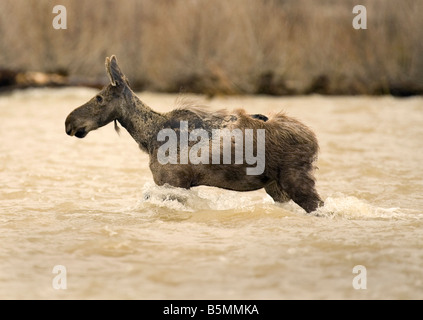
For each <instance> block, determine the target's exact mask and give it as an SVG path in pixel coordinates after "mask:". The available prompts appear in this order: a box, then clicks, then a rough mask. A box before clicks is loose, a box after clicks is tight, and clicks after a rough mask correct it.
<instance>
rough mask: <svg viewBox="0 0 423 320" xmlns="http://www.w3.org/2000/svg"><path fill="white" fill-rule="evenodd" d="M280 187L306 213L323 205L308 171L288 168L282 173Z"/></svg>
mask: <svg viewBox="0 0 423 320" xmlns="http://www.w3.org/2000/svg"><path fill="white" fill-rule="evenodd" d="M280 188H281V189H283V190H284V191H285V192H286V193H287V194H288V195H289V197H290V198H291V199H292V200H293V201H294V202H295V203H296V204H298V205H299V206H300V207H302V208H303V209H304V210H305V211H306V212H307V213H310V212H313V211H315V210H316V209H317V208H318V207H321V206H323V205H324V202H323V201H322V199H321V198H320V196H319V194H318V193H317V191H316V188H315V182H314V179H313V177H312V175H311V174H310V173H309V171H307V170H305V171H301V170H290V171H288V173H286V174H285V175H282V178H281V185H280Z"/></svg>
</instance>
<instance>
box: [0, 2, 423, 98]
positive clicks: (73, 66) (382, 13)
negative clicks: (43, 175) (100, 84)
mask: <svg viewBox="0 0 423 320" xmlns="http://www.w3.org/2000/svg"><path fill="white" fill-rule="evenodd" d="M62 2H63V3H60V4H63V5H65V6H66V8H67V25H68V29H67V30H55V29H54V28H53V27H52V20H53V18H54V16H55V14H53V13H52V9H53V6H54V5H55V4H56V3H52V2H51V1H48V0H2V1H1V2H0V34H1V37H0V69H7V70H26V71H42V72H47V73H52V72H53V73H63V71H65V72H66V73H68V74H69V75H70V76H84V77H85V76H87V77H88V76H89V77H94V78H98V77H102V76H103V70H102V68H101V62H102V61H103V60H104V57H105V56H107V55H110V54H116V55H117V56H118V57H120V61H121V64H122V68H123V69H124V70H128V71H127V75H128V77H129V78H130V79H131V82H132V83H131V84H132V86H133V87H135V88H137V89H148V90H155V91H171V92H178V91H193V92H202V93H207V94H210V95H213V94H217V93H223V94H243V93H263V94H275V95H287V94H297V93H310V92H318V93H323V94H384V93H394V94H400V95H401V94H413V93H423V19H421V15H422V13H423V1H421V0H402V1H398V0H372V1H370V0H363V1H360V4H362V5H365V6H366V7H367V11H368V12H367V13H368V29H367V30H355V29H354V28H353V27H352V20H353V18H354V14H353V13H352V8H353V7H354V5H356V4H357V2H356V1H353V0H319V1H313V0H231V1H227V0H211V1H210V0H124V1H106V0H90V1H81V0H66V1H62Z"/></svg>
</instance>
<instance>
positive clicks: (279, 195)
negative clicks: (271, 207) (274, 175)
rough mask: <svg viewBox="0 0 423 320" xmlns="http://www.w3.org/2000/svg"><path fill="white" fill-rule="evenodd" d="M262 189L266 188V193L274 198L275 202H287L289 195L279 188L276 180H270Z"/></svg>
mask: <svg viewBox="0 0 423 320" xmlns="http://www.w3.org/2000/svg"><path fill="white" fill-rule="evenodd" d="M264 190H266V192H267V194H268V195H269V196H271V197H272V198H273V200H275V202H281V203H284V202H288V201H289V200H290V198H289V196H288V195H287V193H286V192H285V191H283V190H282V189H281V188H279V186H278V184H277V182H276V181H272V182H271V183H269V184H268V185H267V186H265V187H264Z"/></svg>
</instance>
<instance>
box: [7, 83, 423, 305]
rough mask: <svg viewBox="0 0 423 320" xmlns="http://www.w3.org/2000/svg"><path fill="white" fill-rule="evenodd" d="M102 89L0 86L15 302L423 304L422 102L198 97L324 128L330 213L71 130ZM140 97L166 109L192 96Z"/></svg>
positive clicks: (119, 141)
mask: <svg viewBox="0 0 423 320" xmlns="http://www.w3.org/2000/svg"><path fill="white" fill-rule="evenodd" d="M94 94H95V91H92V90H88V89H60V90H51V89H48V90H46V89H44V90H29V91H23V92H15V93H13V94H8V95H2V96H0V119H1V125H0V298H2V299H16V298H17V299H29V298H31V299H32V298H35V299H75V298H81V299H93V298H112V299H124V298H128V299H209V298H210V299H328V298H332V299H385V298H392V299H405V298H410V299H422V298H423V270H422V267H423V166H422V163H423V152H422V151H423V99H422V98H411V99H404V100H398V99H394V98H391V97H378V98H370V97H356V98H352V97H351V98H337V97H333V98H324V97H318V96H316V97H301V98H268V97H242V98H218V99H214V100H212V101H204V100H203V99H202V98H201V97H196V98H195V99H198V100H199V102H200V103H202V104H204V103H206V104H208V105H210V106H211V108H216V109H217V108H221V107H226V108H229V109H235V108H238V107H245V108H246V109H247V110H248V111H249V112H251V113H253V112H254V113H268V112H271V111H278V110H281V109H283V110H285V111H286V112H287V113H288V114H289V115H291V116H294V117H296V118H298V119H301V120H302V121H303V122H305V123H306V124H307V125H309V126H310V127H311V128H313V130H314V131H315V132H316V134H317V136H318V138H319V141H320V145H321V152H320V158H319V161H318V167H319V170H318V172H317V178H318V183H317V188H318V190H319V192H320V193H321V195H322V197H323V198H324V199H325V201H326V205H325V207H324V208H322V209H320V212H319V213H320V217H316V216H309V215H306V214H305V213H304V211H302V210H301V209H300V208H299V207H298V206H296V205H295V204H294V203H292V202H290V203H288V204H284V205H277V204H274V203H273V201H272V200H271V199H270V198H269V197H268V196H267V195H266V194H265V193H264V192H263V191H255V192H249V193H236V192H230V191H225V190H220V189H215V188H207V187H199V188H195V189H193V190H191V191H186V190H178V189H173V190H168V189H164V188H159V187H157V186H155V185H154V183H153V181H152V176H151V174H150V172H149V169H148V165H147V161H148V159H147V156H146V155H145V154H143V153H142V152H141V151H140V150H139V149H138V147H137V145H136V143H135V142H134V141H133V140H132V139H131V137H130V136H129V135H128V134H127V133H126V132H122V133H121V135H120V136H118V135H117V134H116V133H115V132H114V130H113V126H112V125H109V126H106V127H104V128H102V129H99V130H98V131H95V132H92V133H90V134H89V135H88V136H87V137H86V138H85V139H84V140H78V139H76V138H70V137H68V136H66V134H65V132H64V119H65V117H66V115H67V114H68V113H69V112H70V111H71V110H72V109H73V108H74V107H76V106H78V105H80V104H82V103H84V102H85V101H86V100H88V99H89V98H90V97H91V96H93V95H94ZM140 97H141V98H142V99H143V101H144V102H146V103H147V104H149V105H150V106H153V107H154V108H155V109H156V110H158V111H165V110H169V109H170V108H172V106H173V105H174V104H175V100H176V96H173V95H157V94H149V93H143V94H141V95H140ZM177 199H179V200H177ZM58 265H60V266H63V267H64V268H65V269H63V268H62V269H59V271H58V273H57V274H56V273H53V272H52V271H53V268H54V267H55V266H58ZM357 265H361V266H363V267H365V271H366V272H365V271H364V269H363V268H361V269H360V270H358V273H356V274H355V273H353V268H354V267H355V266H357ZM65 271H66V273H65ZM64 276H66V289H65V290H63V289H62V290H61V289H55V287H56V288H58V287H60V285H62V286H63V287H64V285H65V282H64ZM357 276H359V277H358V278H355V277H357ZM59 279H61V280H60V281H59ZM353 282H354V283H355V287H358V288H360V287H361V288H363V287H364V286H365V287H366V289H361V290H357V289H355V288H354V286H353ZM53 284H54V285H53Z"/></svg>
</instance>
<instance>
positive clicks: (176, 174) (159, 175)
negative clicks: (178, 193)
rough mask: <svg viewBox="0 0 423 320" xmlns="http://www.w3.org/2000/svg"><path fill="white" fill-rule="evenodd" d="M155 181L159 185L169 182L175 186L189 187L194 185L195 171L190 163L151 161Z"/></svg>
mask: <svg viewBox="0 0 423 320" xmlns="http://www.w3.org/2000/svg"><path fill="white" fill-rule="evenodd" d="M150 170H151V172H152V173H153V179H154V182H155V183H156V184H157V185H158V186H162V185H164V184H169V185H171V186H173V187H178V188H184V189H189V188H191V187H192V186H194V185H195V184H194V179H193V172H192V169H191V167H190V166H189V165H180V164H166V165H162V164H160V163H158V162H152V163H150Z"/></svg>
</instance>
